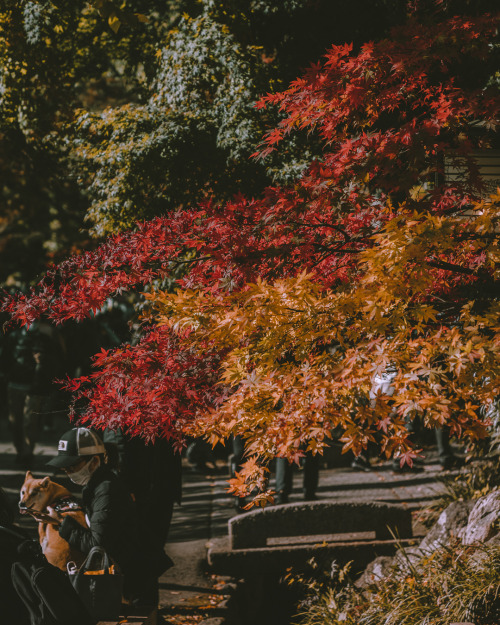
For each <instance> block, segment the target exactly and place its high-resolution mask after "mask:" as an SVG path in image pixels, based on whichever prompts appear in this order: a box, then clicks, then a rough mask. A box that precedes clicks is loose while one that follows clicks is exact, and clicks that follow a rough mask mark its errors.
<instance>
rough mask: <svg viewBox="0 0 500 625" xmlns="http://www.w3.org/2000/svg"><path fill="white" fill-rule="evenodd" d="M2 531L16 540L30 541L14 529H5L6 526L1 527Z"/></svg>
mask: <svg viewBox="0 0 500 625" xmlns="http://www.w3.org/2000/svg"><path fill="white" fill-rule="evenodd" d="M0 531H4V532H5V533H7V534H10V535H11V536H14V538H19V539H21V540H28V537H27V536H25V535H24V534H21V533H20V532H16V531H15V530H13V529H10V528H9V527H5V526H4V525H0Z"/></svg>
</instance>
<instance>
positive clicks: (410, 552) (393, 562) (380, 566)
mask: <svg viewBox="0 0 500 625" xmlns="http://www.w3.org/2000/svg"><path fill="white" fill-rule="evenodd" d="M475 503H476V502H474V501H466V502H463V501H456V502H454V503H452V504H450V505H449V506H448V507H447V508H446V509H445V510H443V512H441V514H440V516H439V518H438V520H437V521H436V523H435V524H434V525H433V526H432V528H431V529H430V530H429V532H428V533H427V535H426V536H425V538H424V539H423V540H422V541H421V542H420V544H419V545H417V546H416V547H406V548H405V549H403V550H399V551H398V553H397V554H396V555H395V556H394V557H393V558H391V557H380V558H376V559H375V560H374V561H373V562H370V564H369V565H368V566H367V567H366V569H365V571H364V572H363V574H362V575H361V577H360V578H359V579H358V581H357V582H356V585H357V586H358V587H359V588H366V586H369V585H370V584H372V583H375V582H376V581H377V580H378V579H381V578H383V577H385V576H386V575H387V574H388V572H389V571H390V569H391V568H393V567H397V568H398V569H399V570H400V571H401V573H402V574H407V573H408V572H409V571H410V570H411V568H412V567H413V566H415V565H416V564H417V563H418V562H419V560H420V559H421V558H422V557H423V556H426V555H427V556H428V555H430V554H431V553H433V552H434V551H436V550H437V549H439V548H440V547H443V546H444V545H447V544H449V542H450V541H451V540H452V539H453V538H455V539H461V538H462V536H463V533H464V531H465V528H466V527H467V523H468V521H469V513H470V512H471V510H472V508H473V507H474V506H475Z"/></svg>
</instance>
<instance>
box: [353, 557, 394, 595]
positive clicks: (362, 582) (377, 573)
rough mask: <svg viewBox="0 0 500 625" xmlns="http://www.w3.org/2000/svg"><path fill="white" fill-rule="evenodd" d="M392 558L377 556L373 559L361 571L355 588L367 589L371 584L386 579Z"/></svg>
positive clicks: (391, 564)
mask: <svg viewBox="0 0 500 625" xmlns="http://www.w3.org/2000/svg"><path fill="white" fill-rule="evenodd" d="M393 562H394V558H393V557H391V556H379V557H378V558H375V560H373V561H372V562H370V564H369V565H368V566H367V567H366V569H365V570H364V571H363V573H362V575H361V577H360V578H359V579H358V580H356V582H355V586H357V587H358V588H367V587H368V586H371V585H372V584H376V583H377V582H378V581H379V580H381V579H384V577H387V575H388V573H389V571H390V570H391V568H392V566H393Z"/></svg>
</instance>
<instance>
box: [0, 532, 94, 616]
mask: <svg viewBox="0 0 500 625" xmlns="http://www.w3.org/2000/svg"><path fill="white" fill-rule="evenodd" d="M18 552H19V561H18V562H15V563H14V564H13V565H12V583H13V585H14V588H15V590H16V592H17V594H18V595H19V596H20V598H21V600H22V601H23V603H24V604H25V605H26V607H27V609H28V611H29V613H30V618H31V625H95V623H96V620H95V619H94V618H93V617H92V616H91V615H90V613H89V611H88V610H87V608H86V606H85V605H84V603H83V602H82V600H81V599H80V597H79V596H78V595H77V593H76V591H75V589H74V588H73V586H72V585H71V582H70V581H69V578H68V576H67V575H66V574H65V573H64V572H63V571H61V570H60V569H58V568H57V567H55V566H52V564H49V562H48V561H47V559H46V558H45V556H44V555H43V553H42V550H41V547H40V544H39V543H38V542H37V541H34V540H27V541H24V542H23V543H21V544H20V545H19V547H18Z"/></svg>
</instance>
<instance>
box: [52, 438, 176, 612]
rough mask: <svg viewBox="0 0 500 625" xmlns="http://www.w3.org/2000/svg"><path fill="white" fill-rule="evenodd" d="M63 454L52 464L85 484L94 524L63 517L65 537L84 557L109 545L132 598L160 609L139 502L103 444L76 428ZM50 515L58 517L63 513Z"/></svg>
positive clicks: (84, 495) (90, 520)
mask: <svg viewBox="0 0 500 625" xmlns="http://www.w3.org/2000/svg"><path fill="white" fill-rule="evenodd" d="M57 451H58V453H57V456H55V457H54V458H53V459H52V460H51V461H50V462H49V463H48V464H49V465H50V466H52V467H56V468H58V469H62V470H63V471H64V472H65V473H66V475H67V476H68V477H69V479H70V480H71V481H72V482H74V483H75V484H78V485H80V486H83V492H82V499H83V504H84V508H85V510H86V515H87V523H88V526H89V527H88V529H87V528H84V527H82V526H81V525H80V524H79V523H78V522H76V521H75V520H74V519H73V518H72V517H70V516H65V517H64V518H60V517H59V521H60V528H59V534H60V536H61V537H62V538H64V539H65V540H66V541H68V543H69V544H70V545H71V546H72V547H74V548H75V549H78V550H80V551H81V552H82V553H84V554H88V553H89V551H90V550H91V549H92V547H95V546H99V547H103V548H104V549H105V550H106V552H107V553H108V555H109V556H110V557H111V558H112V559H113V560H114V561H115V562H116V563H117V564H118V566H119V567H120V569H121V571H122V572H123V575H124V594H125V596H126V598H127V599H130V600H131V602H132V603H134V604H136V605H143V606H151V607H157V605H154V601H155V598H154V597H153V598H150V597H148V596H147V589H146V590H145V588H144V584H145V581H144V580H145V579H146V578H148V577H150V576H151V572H150V569H151V567H150V566H149V565H148V563H147V562H146V561H145V558H144V555H143V554H142V553H141V551H142V550H141V545H140V544H139V536H138V535H137V519H136V510H135V506H134V501H133V499H132V497H131V495H130V493H129V492H128V491H127V489H126V487H125V485H124V484H123V483H122V481H121V480H120V478H119V477H118V476H117V475H116V474H115V473H114V472H113V471H111V469H110V468H108V466H107V465H106V464H105V453H106V452H105V447H104V444H103V442H102V440H101V439H100V438H99V436H97V434H95V433H94V432H93V431H91V430H89V429H88V428H73V429H72V430H69V431H68V432H66V433H65V434H63V436H62V437H61V439H60V440H59V444H58V448H57ZM50 512H51V514H52V516H54V517H55V518H58V515H57V513H55V512H53V511H50ZM167 557H168V556H167Z"/></svg>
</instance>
